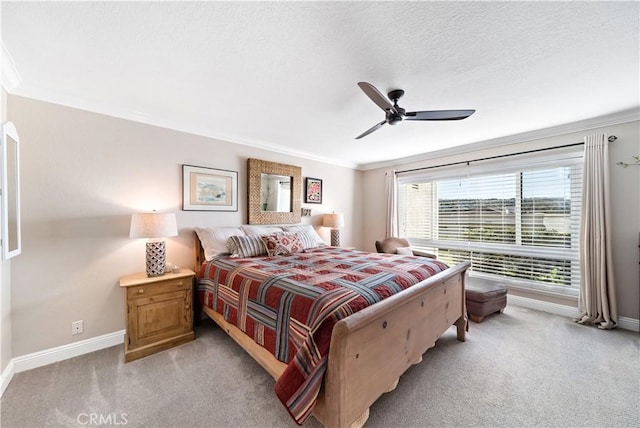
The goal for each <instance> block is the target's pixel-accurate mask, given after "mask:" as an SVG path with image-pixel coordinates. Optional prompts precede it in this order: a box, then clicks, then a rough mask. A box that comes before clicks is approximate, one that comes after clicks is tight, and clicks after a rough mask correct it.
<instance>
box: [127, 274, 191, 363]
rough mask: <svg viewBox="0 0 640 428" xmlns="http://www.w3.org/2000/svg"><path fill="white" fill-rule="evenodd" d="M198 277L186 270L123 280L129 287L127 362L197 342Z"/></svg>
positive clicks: (140, 275)
mask: <svg viewBox="0 0 640 428" xmlns="http://www.w3.org/2000/svg"><path fill="white" fill-rule="evenodd" d="M194 276H195V273H194V272H193V271H191V270H189V269H182V270H181V271H180V273H177V274H174V273H169V274H165V275H163V276H159V277H152V278H148V277H147V276H146V275H145V274H135V275H128V276H124V277H122V278H120V286H121V287H124V288H126V299H125V303H126V310H127V337H126V338H125V344H124V349H125V353H124V354H125V361H126V362H129V361H132V360H135V359H138V358H141V357H144V356H147V355H149V354H153V353H155V352H158V351H162V350H164V349H168V348H171V347H173V346H176V345H179V344H182V343H185V342H189V341H191V340H193V339H194V333H193V278H194Z"/></svg>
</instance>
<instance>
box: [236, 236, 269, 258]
mask: <svg viewBox="0 0 640 428" xmlns="http://www.w3.org/2000/svg"><path fill="white" fill-rule="evenodd" d="M227 248H228V249H229V252H230V253H231V257H239V258H246V257H258V256H266V255H267V248H266V247H265V246H264V243H263V242H262V239H260V236H257V235H249V236H231V237H229V239H228V240H227Z"/></svg>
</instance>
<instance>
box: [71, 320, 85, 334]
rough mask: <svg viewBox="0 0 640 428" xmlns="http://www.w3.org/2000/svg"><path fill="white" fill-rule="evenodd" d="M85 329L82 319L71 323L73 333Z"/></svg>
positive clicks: (78, 332)
mask: <svg viewBox="0 0 640 428" xmlns="http://www.w3.org/2000/svg"><path fill="white" fill-rule="evenodd" d="M83 331H84V327H83V326H82V320H80V321H74V322H72V323H71V334H72V335H75V334H80V333H82V332H83Z"/></svg>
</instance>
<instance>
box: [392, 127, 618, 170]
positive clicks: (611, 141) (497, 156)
mask: <svg viewBox="0 0 640 428" xmlns="http://www.w3.org/2000/svg"><path fill="white" fill-rule="evenodd" d="M617 139H618V137H616V136H615V135H611V136H609V138H608V140H609V142H610V143H613V142H614V141H616V140H617ZM582 145H584V141H583V142H580V143H573V144H565V145H562V146H553V147H545V148H544V149H535V150H527V151H525V152H517V153H510V154H508V155H496V156H489V157H486V158H479V159H471V160H466V161H460V162H451V163H444V164H441V165H432V166H424V167H422V168H413V169H405V170H402V171H396V175H397V174H402V173H404V172H413V171H422V170H425V169H432V168H442V167H445V166H453V165H462V164H465V163H466V164H467V165H469V164H470V163H471V162H478V161H485V160H491V159H498V158H506V157H509V156H518V155H526V154H529V153H536V152H544V151H546V150H555V149H564V148H565V147H574V146H582Z"/></svg>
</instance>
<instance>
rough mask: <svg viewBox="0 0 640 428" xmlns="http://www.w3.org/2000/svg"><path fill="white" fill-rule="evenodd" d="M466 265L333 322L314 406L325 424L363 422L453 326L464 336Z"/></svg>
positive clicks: (349, 424) (460, 265) (460, 335)
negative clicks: (377, 403)
mask: <svg viewBox="0 0 640 428" xmlns="http://www.w3.org/2000/svg"><path fill="white" fill-rule="evenodd" d="M469 265H470V264H469V263H468V262H466V263H461V264H459V265H456V266H454V267H452V268H451V269H448V270H446V271H444V272H441V273H439V274H437V275H435V276H433V277H431V278H428V279H426V280H425V281H423V282H421V283H420V284H417V285H415V286H413V287H411V288H410V289H408V290H405V291H404V292H403V293H399V294H397V295H394V296H391V297H389V298H388V299H385V300H383V301H382V302H378V303H377V304H375V305H373V306H370V307H368V308H365V309H363V310H362V311H360V312H357V313H355V314H353V315H351V316H349V317H347V318H345V319H343V320H341V321H339V322H338V323H337V324H336V325H335V327H334V329H333V333H332V336H331V345H330V348H329V349H330V350H329V361H328V368H327V373H326V375H325V382H324V391H323V393H321V397H320V399H319V401H318V404H317V405H316V408H315V409H314V416H316V418H317V419H318V420H320V422H321V423H322V424H323V425H324V426H326V427H350V426H353V424H354V422H356V424H357V425H360V426H361V425H362V424H363V423H364V420H362V419H363V416H364V417H366V416H365V415H368V409H369V406H371V405H372V404H373V403H374V402H375V401H376V400H377V399H378V397H379V396H380V395H382V394H383V393H385V392H386V391H388V390H390V388H392V387H393V386H394V383H395V382H396V381H397V379H398V378H399V377H400V376H401V375H402V374H403V373H404V372H405V371H406V370H407V369H408V368H409V367H410V366H411V365H412V364H415V363H417V362H419V361H420V360H421V359H422V354H423V353H424V352H425V351H426V350H427V349H429V348H431V347H433V346H434V345H435V342H436V340H437V339H438V337H440V336H441V335H442V334H443V333H444V332H445V331H447V330H448V329H449V327H451V325H453V324H455V325H456V327H457V336H458V339H459V340H461V341H464V340H465V333H466V328H467V316H466V309H465V299H464V279H465V272H466V270H467V269H468V268H469ZM365 420H366V419H365Z"/></svg>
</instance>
